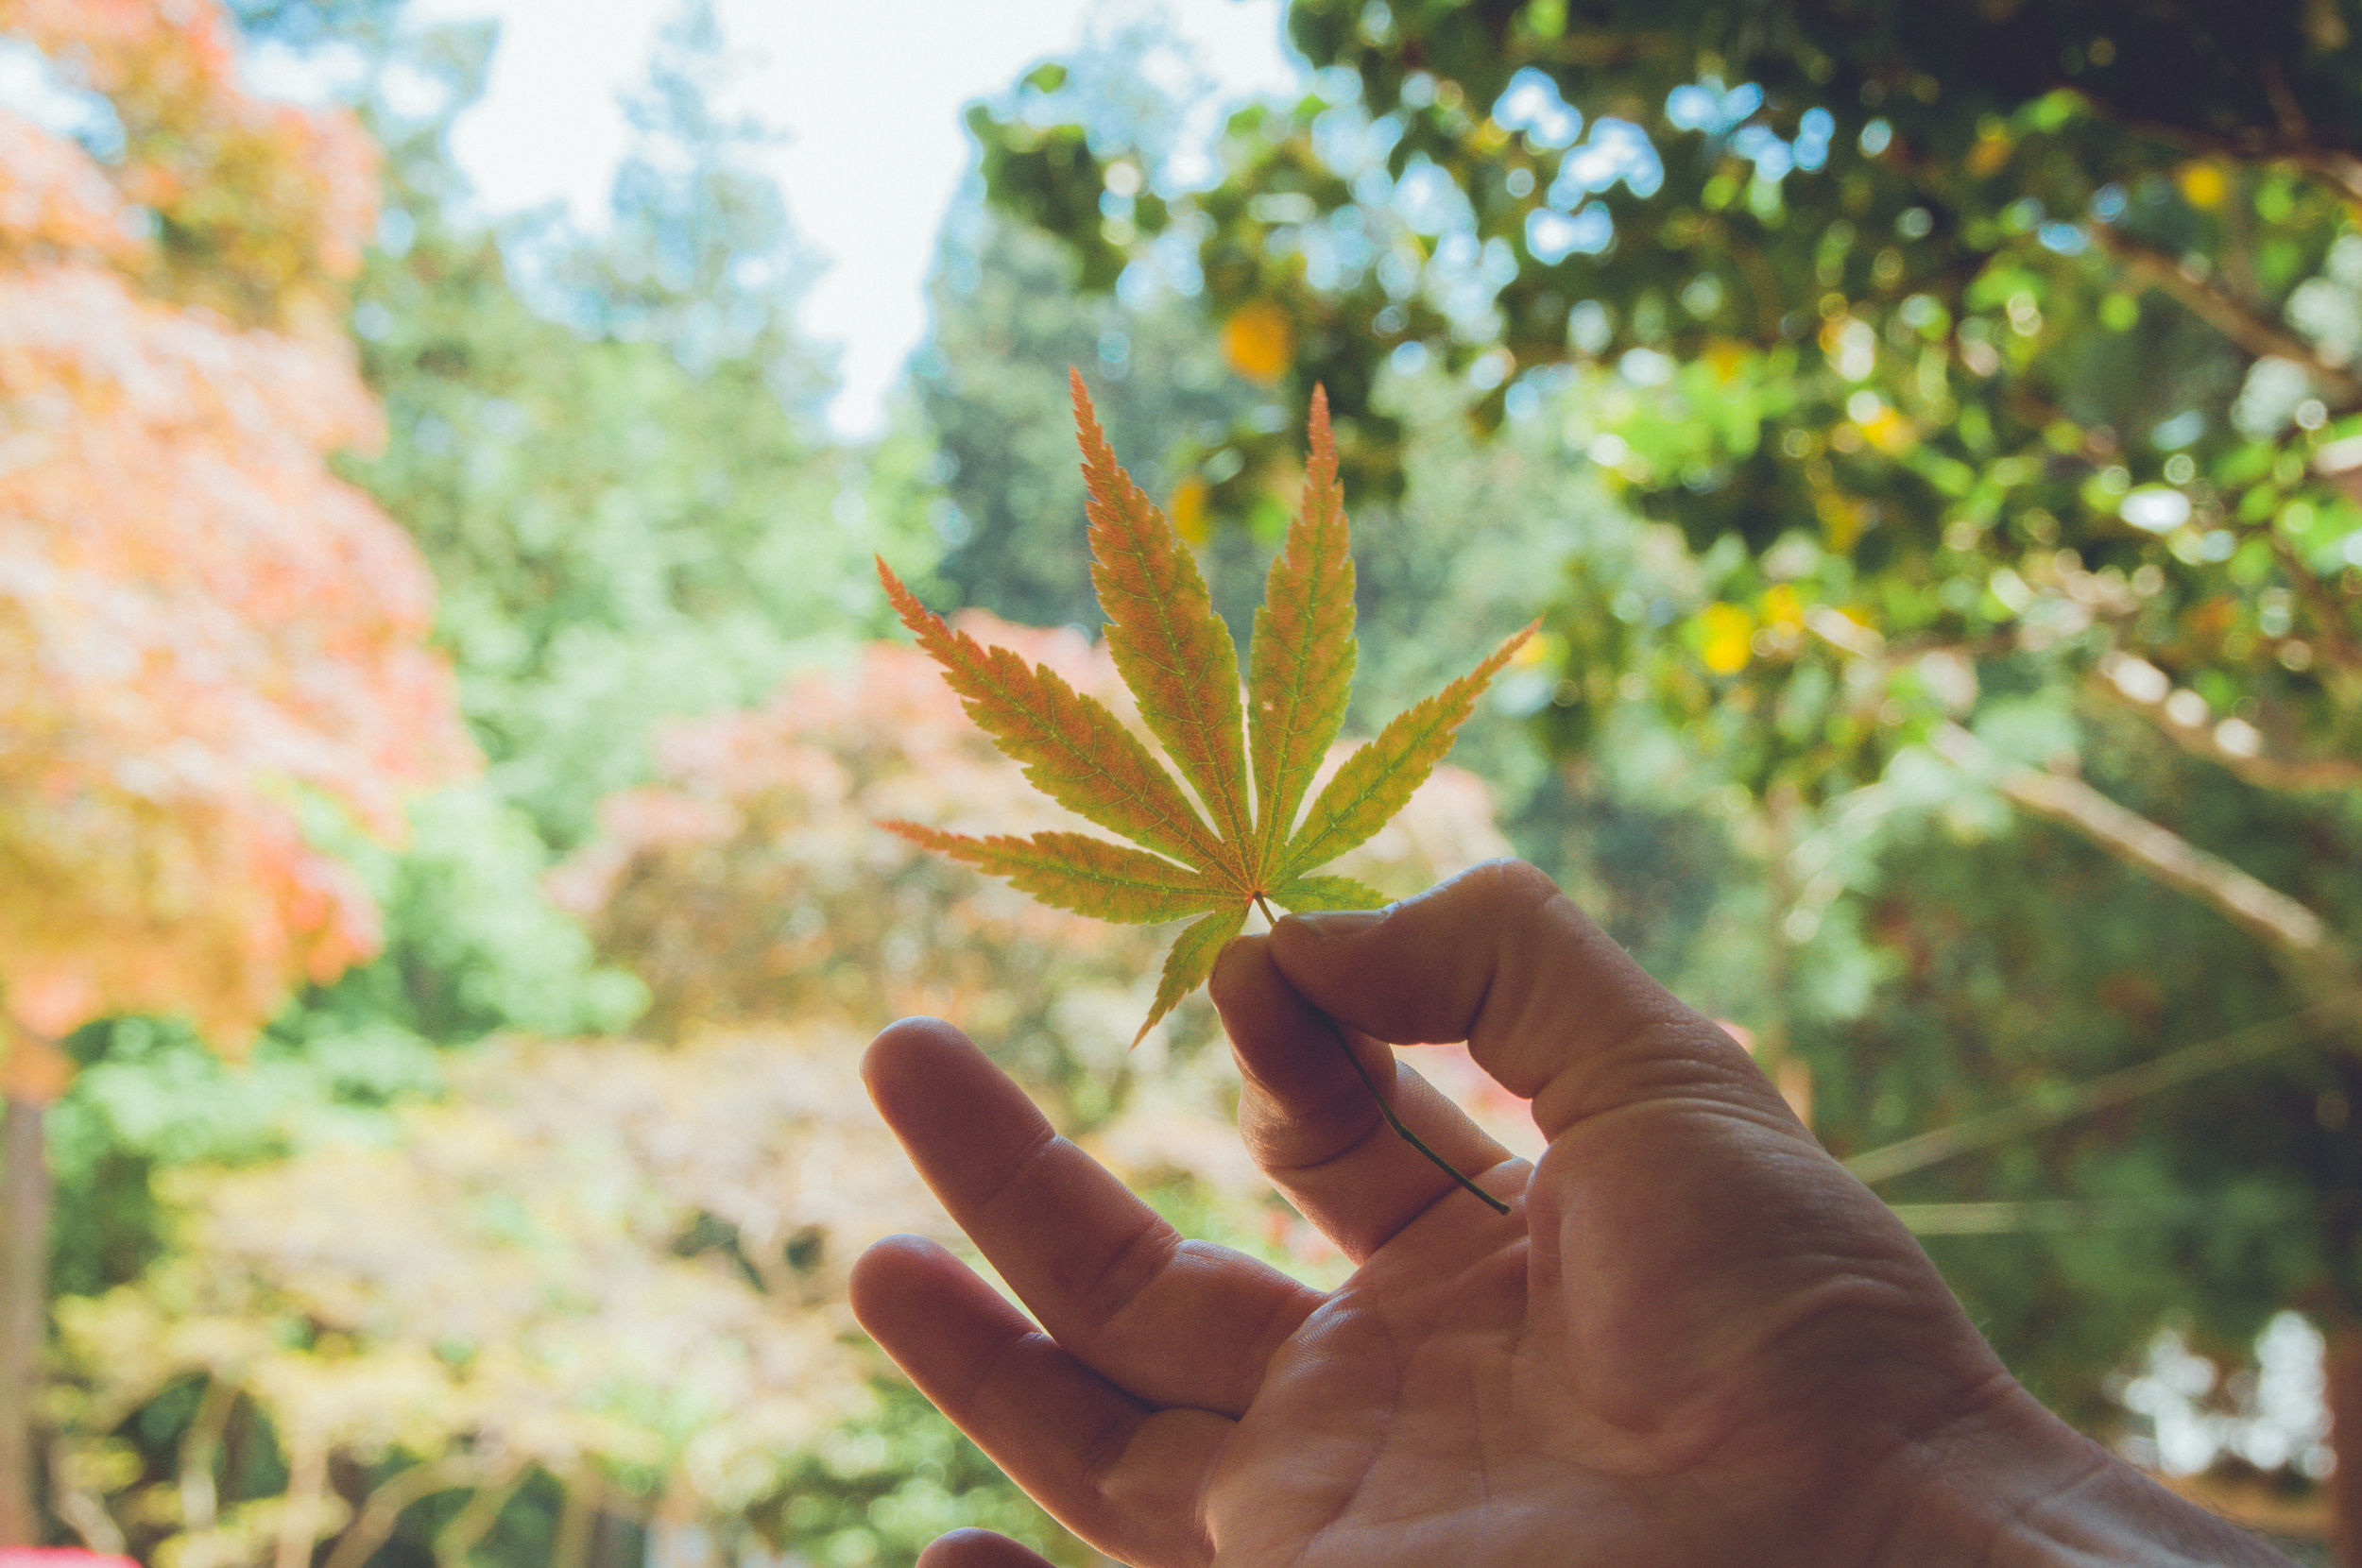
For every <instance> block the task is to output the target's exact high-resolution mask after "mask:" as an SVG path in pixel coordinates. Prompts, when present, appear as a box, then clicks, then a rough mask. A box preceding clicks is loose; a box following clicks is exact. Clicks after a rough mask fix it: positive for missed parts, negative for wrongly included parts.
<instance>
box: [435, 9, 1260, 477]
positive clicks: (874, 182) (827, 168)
mask: <svg viewBox="0 0 2362 1568" xmlns="http://www.w3.org/2000/svg"><path fill="white" fill-rule="evenodd" d="M671 5H672V0H419V3H418V4H416V5H415V6H414V7H413V14H414V15H417V16H419V17H420V18H421V19H422V20H434V21H456V20H461V19H471V18H479V17H486V16H489V17H493V18H496V19H497V20H498V21H499V22H500V24H501V43H500V46H499V50H498V52H497V53H496V54H495V56H494V58H493V63H492V72H491V79H490V82H489V84H488V89H487V92H486V94H485V97H484V99H483V101H482V102H480V103H478V104H477V105H476V106H475V107H473V108H471V110H469V111H467V113H466V114H465V115H463V116H462V117H461V119H460V120H459V122H458V124H457V126H456V127H455V128H454V133H453V150H454V154H455V155H456V157H457V159H458V161H459V163H460V165H461V167H462V168H463V169H465V170H466V172H467V173H468V175H469V177H470V179H471V180H472V181H473V183H474V185H475V187H476V192H477V196H478V200H479V203H480V205H481V207H482V208H483V210H484V211H485V213H487V214H488V215H490V214H498V213H507V212H513V211H517V210H520V209H523V208H527V207H535V206H539V205H542V204H544V203H546V202H549V201H552V200H562V201H565V202H567V203H568V204H569V205H570V206H571V207H572V208H573V211H574V213H575V214H576V216H577V217H578V218H581V219H583V220H585V221H586V222H595V221H596V220H597V219H599V218H600V217H601V216H602V215H603V214H604V213H605V210H606V201H607V190H608V179H609V178H610V177H611V176H612V174H613V172H614V168H615V163H616V161H617V159H618V158H619V157H620V156H621V154H622V152H623V148H624V138H625V127H624V123H623V119H622V116H621V114H620V113H619V112H618V111H617V108H616V94H617V93H618V92H619V91H621V90H623V89H625V88H627V87H629V86H631V85H632V84H633V83H634V82H636V81H637V80H638V79H639V78H640V76H641V73H642V67H643V65H644V63H645V61H646V59H647V54H648V49H649V45H650V43H651V42H652V41H653V39H654V37H655V35H656V30H657V27H658V26H659V23H660V22H661V21H662V20H663V19H664V18H665V17H666V16H667V15H669V14H670V12H671ZM1111 7H1120V8H1121V9H1111ZM717 9H718V12H719V14H720V18H721V22H722V26H723V29H724V31H725V33H726V34H727V37H728V39H729V41H730V43H731V44H732V46H733V48H734V49H736V50H737V51H739V52H740V53H742V54H743V55H745V57H747V63H748V65H749V66H750V67H751V69H750V70H749V72H748V75H747V77H746V82H745V99H744V102H743V104H740V105H734V106H733V107H744V108H751V109H753V110H755V111H758V112H760V113H761V114H762V117H763V118H764V119H765V120H766V121H768V122H769V123H770V124H772V125H773V126H775V127H777V128H779V129H781V130H783V131H785V132H786V133H787V136H788V140H787V142H786V143H785V145H783V146H782V147H781V148H780V149H779V151H778V153H777V154H776V155H775V159H774V163H775V169H774V172H775V173H776V175H777V177H778V179H779V182H780V186H781V188H782V190H783V191H784V193H785V195H786V198H787V204H788V211H789V214H790V216H791V218H792V220H793V221H794V223H795V225H796V230H797V232H798V233H799V234H800V235H801V237H802V238H803V240H804V242H805V244H806V245H807V246H808V247H810V248H811V249H812V250H813V252H814V253H815V254H816V255H817V256H819V257H820V258H822V259H823V260H825V261H826V263H827V269H826V270H825V271H824V272H823V273H822V274H821V275H820V277H819V279H818V281H816V282H815V283H814V284H813V288H812V291H811V293H810V294H809V295H808V296H807V297H806V298H805V300H804V308H803V319H804V325H805V327H806V329H807V331H808V332H809V333H810V335H812V336H813V338H815V339H818V340H820V341H823V342H832V343H835V344H837V345H838V346H839V352H840V358H839V361H838V370H839V376H840V381H841V387H840V390H839V392H838V395H837V398H836V401H835V402H834V403H833V404H832V405H831V407H830V424H831V425H832V426H833V427H834V428H835V430H836V431H837V432H838V433H839V434H840V435H845V436H847V437H850V438H858V437H860V436H864V435H873V434H875V433H876V432H877V431H878V429H879V428H880V427H881V425H882V423H883V419H884V407H885V397H886V394H887V392H888V391H889V390H890V389H891V387H892V386H893V384H894V383H895V382H896V380H897V379H898V378H899V375H900V373H901V369H902V366H903V363H904V361H905V360H906V359H907V358H908V357H909V355H910V353H911V352H912V350H913V349H916V348H917V347H918V345H919V342H920V340H921V339H922V338H923V336H924V335H925V333H926V331H927V304H926V294H925V285H926V276H927V271H928V268H929V266H930V265H931V264H932V262H933V253H934V242H935V232H936V229H937V227H938V225H939V224H940V222H941V220H942V217H943V214H944V211H945V209H946V208H947V207H948V206H949V204H950V200H951V198H952V196H954V194H955V193H956V192H957V190H958V188H959V185H960V181H961V179H962V178H963V177H964V176H965V175H966V173H967V168H968V163H969V158H970V148H969V144H968V141H967V129H966V127H965V126H964V125H963V124H962V123H961V117H960V116H961V111H962V110H963V109H964V108H965V106H966V105H967V103H968V102H969V101H971V100H973V99H976V98H980V97H987V96H991V95H993V94H999V93H1001V92H1003V91H1005V90H1007V89H1008V88H1009V87H1010V85H1011V84H1012V83H1014V82H1015V81H1016V80H1017V78H1018V76H1020V75H1021V74H1022V73H1023V72H1024V71H1025V70H1026V69H1027V68H1028V67H1030V66H1031V65H1032V64H1034V63H1035V62H1036V61H1038V60H1042V59H1044V58H1046V57H1050V56H1054V55H1057V54H1060V53H1062V52H1064V51H1065V50H1067V49H1068V48H1070V46H1072V45H1073V44H1075V43H1078V42H1080V41H1081V39H1082V38H1083V36H1084V31H1085V28H1086V26H1087V25H1088V24H1089V23H1090V22H1091V21H1092V19H1093V17H1094V14H1096V15H1097V16H1098V17H1099V18H1100V19H1101V20H1102V21H1103V22H1104V21H1105V20H1108V19H1112V18H1114V17H1116V16H1123V17H1130V16H1133V15H1137V14H1141V13H1154V12H1157V11H1161V12H1162V13H1163V14H1164V15H1165V17H1166V18H1167V19H1168V21H1169V22H1170V23H1171V24H1172V26H1173V28H1174V30H1175V31H1177V32H1179V33H1180V34H1181V35H1182V36H1184V37H1185V38H1187V39H1189V40H1190V43H1192V44H1193V45H1195V47H1196V48H1197V49H1198V51H1199V54H1200V60H1199V63H1200V65H1201V66H1202V68H1203V69H1204V70H1205V71H1206V72H1207V74H1208V75H1209V76H1211V77H1213V78H1214V79H1215V80H1216V81H1217V82H1219V83H1220V84H1221V85H1222V88H1223V90H1224V93H1225V94H1236V95H1237V96H1241V97H1244V96H1251V95H1255V94H1264V93H1277V92H1287V91H1290V90H1292V88H1293V87H1294V86H1295V84H1296V83H1297V81H1298V79H1299V78H1298V76H1297V67H1296V66H1295V65H1294V64H1293V63H1292V62H1291V59H1290V57H1289V55H1288V54H1287V52H1286V50H1285V48H1284V46H1283V44H1282V42H1281V38H1280V21H1279V17H1280V7H1279V0H1161V3H1158V0H717Z"/></svg>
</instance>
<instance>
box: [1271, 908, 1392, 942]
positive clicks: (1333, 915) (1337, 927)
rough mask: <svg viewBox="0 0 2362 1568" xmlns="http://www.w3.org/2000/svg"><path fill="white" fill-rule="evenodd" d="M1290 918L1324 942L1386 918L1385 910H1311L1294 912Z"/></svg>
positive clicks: (1363, 928) (1352, 932)
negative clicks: (1300, 912) (1301, 912)
mask: <svg viewBox="0 0 2362 1568" xmlns="http://www.w3.org/2000/svg"><path fill="white" fill-rule="evenodd" d="M1288 918H1289V919H1290V920H1292V921H1294V922H1295V923H1296V924H1298V925H1300V926H1302V927H1304V928H1305V929H1307V930H1309V931H1310V932H1311V933H1312V934H1313V935H1314V936H1316V937H1318V938H1320V939H1321V940H1322V941H1323V942H1334V941H1336V940H1337V939H1338V938H1339V937H1342V936H1351V935H1353V934H1354V933H1355V932H1357V931H1366V930H1368V929H1370V928H1371V927H1372V926H1375V925H1377V924H1378V922H1379V921H1381V920H1383V919H1385V918H1386V912H1385V911H1384V910H1311V911H1309V912H1306V913H1303V914H1292V915H1290V916H1288Z"/></svg>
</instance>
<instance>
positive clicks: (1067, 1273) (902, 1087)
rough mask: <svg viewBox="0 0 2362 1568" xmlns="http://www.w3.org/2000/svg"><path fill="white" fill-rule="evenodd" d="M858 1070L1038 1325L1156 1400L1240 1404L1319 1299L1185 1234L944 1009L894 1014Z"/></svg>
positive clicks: (1220, 1406) (1233, 1412) (1234, 1411)
mask: <svg viewBox="0 0 2362 1568" xmlns="http://www.w3.org/2000/svg"><path fill="white" fill-rule="evenodd" d="M862 1076H863V1078H864V1081H866V1082H867V1083H868V1085H869V1093H870V1097H871V1098H872V1099H874V1100H876V1102H877V1105H878V1109H879V1112H880V1114H881V1115H882V1116H884V1117H885V1119H886V1122H887V1124H888V1125H889V1126H891V1127H892V1128H893V1129H894V1132H895V1134H896V1135H897V1136H898V1137H899V1138H900V1139H901V1140H902V1143H903V1145H904V1147H905V1148H907V1149H908V1150H910V1155H911V1160H912V1163H913V1164H915V1165H916V1166H917V1167H918V1172H919V1174H920V1175H921V1176H922V1177H924V1178H925V1179H926V1182H927V1185H929V1186H931V1187H933V1189H934V1192H935V1196H936V1197H937V1198H939V1199H941V1200H942V1201H943V1206H944V1207H945V1208H946V1209H947V1210H949V1211H950V1215H951V1218H952V1219H953V1220H955V1221H956V1222H957V1223H958V1225H959V1227H960V1229H962V1230H964V1231H966V1232H967V1234H968V1236H969V1237H970V1238H971V1239H973V1240H974V1241H975V1243H976V1245H977V1246H978V1247H979V1248H980V1249H982V1250H983V1252H984V1255H985V1256H986V1257H987V1258H989V1259H991V1260H992V1265H993V1267H994V1268H995V1269H997V1270H1000V1272H1001V1278H1002V1279H1004V1280H1006V1281H1007V1282H1008V1285H1009V1288H1011V1289H1012V1290H1014V1291H1016V1292H1017V1294H1018V1299H1020V1300H1021V1301H1023V1302H1024V1303H1025V1304H1026V1306H1027V1307H1029V1308H1031V1309H1032V1311H1033V1313H1034V1316H1035V1318H1036V1320H1037V1321H1039V1322H1040V1323H1041V1326H1042V1327H1043V1328H1044V1329H1046V1330H1047V1331H1048V1332H1049V1333H1050V1335H1051V1337H1052V1338H1054V1339H1055V1340H1056V1341H1057V1342H1058V1344H1059V1345H1060V1346H1061V1347H1063V1348H1064V1349H1065V1350H1066V1351H1067V1352H1069V1353H1070V1355H1074V1356H1075V1357H1076V1358H1077V1359H1078V1360H1080V1361H1082V1362H1083V1363H1085V1364H1086V1365H1087V1366H1088V1367H1090V1368H1091V1369H1092V1370H1093V1371H1095V1372H1099V1373H1100V1374H1101V1375H1103V1376H1104V1377H1106V1378H1107V1379H1109V1380H1110V1381H1111V1382H1113V1383H1115V1384H1116V1385H1117V1386H1119V1387H1120V1388H1121V1389H1125V1390H1126V1391H1128V1392H1130V1393H1131V1394H1133V1395H1135V1396H1136V1397H1138V1399H1140V1400H1142V1401H1144V1402H1145V1403H1147V1404H1148V1405H1150V1406H1155V1407H1159V1408H1162V1407H1168V1406H1193V1407H1195V1408H1197V1409H1202V1410H1211V1411H1214V1412H1216V1413H1219V1414H1222V1415H1227V1416H1234V1417H1235V1416H1237V1415H1239V1414H1240V1413H1241V1411H1243V1410H1244V1409H1245V1408H1246V1406H1247V1403H1248V1401H1249V1400H1251V1399H1252V1398H1253V1397H1254V1394H1255V1390H1256V1389H1257V1387H1258V1385H1259V1384H1260V1383H1261V1381H1262V1376H1263V1367H1264V1364H1265V1363H1266V1362H1268V1361H1269V1360H1270V1359H1271V1356H1272V1355H1273V1353H1274V1352H1275V1351H1276V1350H1277V1349H1278V1348H1279V1346H1280V1344H1281V1343H1282V1342H1284V1341H1285V1340H1286V1339H1287V1338H1288V1337H1289V1336H1290V1335H1291V1334H1293V1333H1294V1332H1295V1330H1296V1327H1297V1325H1298V1324H1300V1323H1302V1322H1303V1321H1304V1319H1305V1318H1306V1316H1307V1315H1309V1313H1310V1312H1311V1310H1312V1308H1313V1307H1314V1306H1315V1305H1317V1304H1319V1302H1320V1299H1321V1298H1320V1296H1319V1295H1318V1293H1316V1292H1314V1291H1312V1290H1310V1289H1309V1288H1308V1287H1305V1286H1303V1285H1301V1284H1299V1283H1297V1282H1296V1281H1294V1280H1292V1279H1290V1278H1288V1277H1287V1276H1286V1275H1285V1274H1282V1273H1280V1272H1279V1271H1278V1270H1275V1269H1271V1268H1267V1267H1265V1266H1264V1265H1263V1264H1260V1263H1258V1262H1256V1261H1255V1260H1254V1259H1252V1258H1248V1257H1246V1256H1243V1255H1242V1254H1241V1253H1234V1252H1231V1251H1229V1250H1228V1249H1227V1248H1222V1247H1215V1246H1211V1245H1209V1244H1207V1243H1205V1242H1199V1241H1188V1240H1184V1239H1183V1238H1182V1237H1181V1236H1180V1235H1179V1234H1178V1233H1177V1232H1175V1231H1174V1230H1173V1228H1172V1226H1170V1225H1168V1224H1166V1223H1165V1221H1164V1220H1163V1219H1160V1218H1158V1217H1157V1215H1156V1213H1155V1210H1153V1209H1151V1208H1150V1207H1149V1206H1148V1205H1147V1204H1145V1203H1143V1202H1140V1201H1139V1200H1138V1198H1136V1197H1134V1196H1133V1195H1132V1193H1131V1192H1130V1191H1128V1190H1127V1189H1126V1188H1125V1187H1124V1185H1123V1184H1122V1183H1121V1182H1119V1181H1117V1180H1116V1179H1115V1177H1114V1176H1112V1175H1110V1174H1109V1173H1108V1172H1107V1170H1106V1169H1105V1168H1104V1167H1102V1166H1101V1165H1100V1164H1099V1163H1098V1162H1097V1161H1096V1160H1093V1159H1092V1158H1091V1157H1090V1156H1089V1155H1087V1154H1086V1153H1084V1152H1083V1151H1082V1150H1079V1149H1077V1148H1076V1147H1075V1146H1074V1145H1073V1144H1071V1143H1070V1142H1068V1141H1067V1140H1066V1139H1064V1138H1062V1137H1059V1136H1058V1135H1057V1133H1056V1132H1055V1131H1054V1130H1053V1128H1052V1127H1051V1125H1050V1123H1049V1121H1048V1120H1047V1119H1046V1118H1045V1117H1044V1116H1042V1114H1041V1113H1040V1111H1038V1110H1036V1108H1035V1106H1034V1103H1033V1102H1032V1101H1031V1100H1029V1099H1026V1098H1025V1094H1024V1091H1023V1090H1021V1089H1019V1088H1018V1086H1017V1085H1016V1084H1015V1083H1013V1082H1010V1081H1009V1080H1008V1078H1007V1077H1006V1076H1004V1075H1003V1074H1002V1073H1001V1070H1000V1069H999V1068H998V1067H995V1066H994V1065H992V1063H991V1062H990V1061H989V1060H987V1059H986V1057H985V1056H984V1052H983V1051H981V1050H978V1049H977V1048H976V1047H975V1046H974V1045H973V1044H971V1043H970V1042H969V1041H968V1039H967V1036H965V1035H963V1034H962V1033H960V1031H957V1030H955V1029H953V1028H952V1027H951V1026H950V1025H949V1024H946V1023H943V1022H941V1021H940V1020H937V1019H933V1018H905V1019H903V1020H902V1021H901V1022H900V1023H898V1024H895V1025H892V1026H891V1027H889V1028H888V1029H886V1030H885V1031H884V1032H882V1033H881V1034H880V1035H879V1036H878V1038H877V1040H876V1042H875V1043H873V1044H872V1045H871V1046H870V1048H869V1053H868V1055H867V1056H865V1057H864V1058H863V1061H862Z"/></svg>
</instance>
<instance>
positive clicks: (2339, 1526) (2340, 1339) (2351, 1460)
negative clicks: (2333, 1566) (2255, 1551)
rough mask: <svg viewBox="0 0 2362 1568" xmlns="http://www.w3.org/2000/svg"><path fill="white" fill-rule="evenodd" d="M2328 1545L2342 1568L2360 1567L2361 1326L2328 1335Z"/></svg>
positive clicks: (2361, 1498) (2349, 1325)
mask: <svg viewBox="0 0 2362 1568" xmlns="http://www.w3.org/2000/svg"><path fill="white" fill-rule="evenodd" d="M2327 1361H2328V1365H2327V1367H2326V1368H2325V1369H2324V1370H2325V1371H2326V1372H2328V1374H2329V1389H2328V1405H2329V1448H2330V1453H2331V1454H2332V1455H2333V1456H2335V1458H2334V1460H2333V1464H2334V1468H2333V1469H2332V1470H2331V1471H2330V1473H2329V1479H2328V1480H2327V1481H2326V1482H2324V1483H2323V1485H2324V1487H2326V1489H2327V1490H2328V1492H2329V1540H2330V1544H2331V1545H2332V1546H2333V1547H2334V1548H2336V1553H2337V1560H2338V1561H2339V1562H2341V1563H2343V1564H2344V1565H2345V1568H2362V1323H2346V1324H2344V1325H2342V1326H2339V1327H2336V1328H2333V1329H2332V1330H2331V1331H2330V1336H2329V1355H2328V1357H2327Z"/></svg>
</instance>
